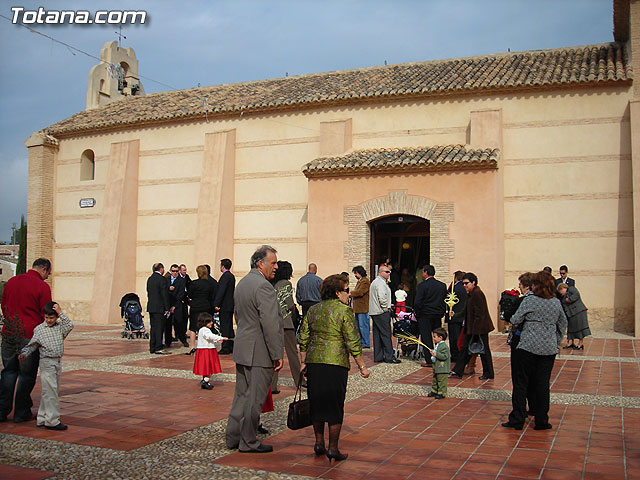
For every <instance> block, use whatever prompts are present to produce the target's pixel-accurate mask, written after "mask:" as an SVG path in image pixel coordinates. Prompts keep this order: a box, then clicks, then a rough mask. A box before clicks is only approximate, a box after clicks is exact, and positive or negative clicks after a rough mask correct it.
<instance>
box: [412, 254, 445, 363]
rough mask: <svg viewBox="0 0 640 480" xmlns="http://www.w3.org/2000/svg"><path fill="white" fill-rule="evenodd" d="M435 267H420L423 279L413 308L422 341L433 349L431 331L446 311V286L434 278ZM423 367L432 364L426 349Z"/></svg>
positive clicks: (437, 326)
mask: <svg viewBox="0 0 640 480" xmlns="http://www.w3.org/2000/svg"><path fill="white" fill-rule="evenodd" d="M435 274H436V269H435V267H434V266H433V265H425V266H424V267H423V268H422V278H423V281H422V282H421V283H420V284H419V285H418V288H417V289H416V299H415V302H414V308H415V312H416V318H417V320H418V328H419V329H420V338H421V340H422V343H424V344H425V345H427V346H428V347H429V349H430V350H433V338H432V337H431V332H432V331H433V329H434V328H440V327H441V326H442V317H444V314H445V311H446V307H447V306H446V304H445V303H444V299H445V297H446V296H447V286H446V285H445V284H444V283H442V282H441V281H439V280H436V279H435V278H434V275H435ZM424 360H425V362H424V363H423V364H422V366H423V367H430V366H432V363H431V356H430V354H429V352H428V351H424Z"/></svg>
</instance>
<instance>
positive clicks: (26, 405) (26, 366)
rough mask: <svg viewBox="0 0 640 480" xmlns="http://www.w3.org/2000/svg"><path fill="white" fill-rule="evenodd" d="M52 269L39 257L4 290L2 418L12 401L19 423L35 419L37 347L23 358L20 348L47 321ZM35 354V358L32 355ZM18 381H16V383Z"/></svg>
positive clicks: (14, 414)
mask: <svg viewBox="0 0 640 480" xmlns="http://www.w3.org/2000/svg"><path fill="white" fill-rule="evenodd" d="M50 273H51V262H50V261H49V260H47V259H46V258H39V259H37V260H36V261H35V262H33V268H32V269H31V270H29V271H28V272H27V273H24V274H22V275H18V276H17V277H13V278H12V279H10V280H9V281H8V282H7V284H6V285H5V287H4V291H3V292H2V299H1V300H0V304H1V305H2V314H3V315H4V318H5V320H4V326H3V327H2V346H1V347H0V351H1V354H2V364H3V366H4V368H3V370H2V374H0V422H4V421H6V420H7V415H9V413H10V412H11V409H12V404H13V392H14V390H15V394H16V395H15V409H14V411H13V421H14V422H16V423H22V422H28V421H29V420H32V419H33V418H34V417H33V414H32V413H31V407H32V406H33V402H32V400H31V391H32V390H33V386H34V385H35V383H36V376H37V374H38V363H39V360H40V356H39V354H38V351H35V352H34V353H33V354H32V355H29V356H28V357H27V358H26V359H25V360H23V361H22V362H20V361H19V360H18V355H19V354H20V350H22V348H23V347H24V346H25V345H27V343H29V340H31V337H32V336H33V329H34V328H35V327H36V326H37V325H39V324H41V323H42V322H43V321H44V314H43V309H44V306H45V305H46V304H47V303H49V302H50V301H51V288H50V287H49V285H48V284H47V283H46V282H45V280H46V279H47V278H48V277H49V274H50ZM31 357H33V358H31ZM16 383H17V385H16Z"/></svg>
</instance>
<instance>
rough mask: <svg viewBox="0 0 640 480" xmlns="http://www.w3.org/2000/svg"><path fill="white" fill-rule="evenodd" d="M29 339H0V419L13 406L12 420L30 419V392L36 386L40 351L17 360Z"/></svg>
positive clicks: (5, 415)
mask: <svg viewBox="0 0 640 480" xmlns="http://www.w3.org/2000/svg"><path fill="white" fill-rule="evenodd" d="M29 340H31V339H30V338H23V339H20V340H13V339H9V338H5V337H3V338H2V346H1V347H0V350H1V352H2V365H3V366H4V368H3V369H2V374H0V418H4V419H6V417H7V415H9V413H10V412H11V410H12V408H13V405H14V396H13V394H14V391H15V409H14V410H13V418H14V420H15V419H25V420H29V419H31V407H32V406H33V401H32V400H31V391H32V390H33V387H34V385H35V384H36V377H37V375H38V365H39V361H40V350H36V351H34V352H33V353H32V354H31V355H28V356H27V357H25V359H24V360H23V361H19V360H18V355H19V354H20V351H21V350H22V349H23V348H24V347H25V346H26V345H27V343H29Z"/></svg>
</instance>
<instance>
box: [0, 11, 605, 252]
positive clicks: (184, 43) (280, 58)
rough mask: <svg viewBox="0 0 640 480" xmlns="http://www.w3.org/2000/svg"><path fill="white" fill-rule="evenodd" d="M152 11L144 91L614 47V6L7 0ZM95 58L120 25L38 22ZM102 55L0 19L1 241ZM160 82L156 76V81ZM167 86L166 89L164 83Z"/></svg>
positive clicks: (80, 103)
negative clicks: (49, 130) (40, 152)
mask: <svg viewBox="0 0 640 480" xmlns="http://www.w3.org/2000/svg"><path fill="white" fill-rule="evenodd" d="M42 4H44V5H46V9H47V10H52V9H64V10H77V9H80V10H87V9H88V10H90V11H91V12H92V13H93V12H95V11H97V10H116V9H129V10H131V9H132V8H135V9H136V10H145V11H146V12H147V14H148V16H147V21H146V24H145V25H138V26H130V25H128V26H125V27H123V30H122V33H123V34H124V35H126V37H127V39H126V40H123V46H125V47H133V48H134V50H135V52H136V56H137V58H138V61H139V66H140V75H142V76H143V77H145V78H142V83H143V85H144V88H145V90H146V92H147V93H152V92H158V91H163V90H169V89H171V87H173V88H178V89H181V88H190V87H195V86H197V85H198V84H199V83H200V84H201V85H214V84H219V83H232V82H240V81H247V80H259V79H265V78H275V77H282V76H285V74H286V73H288V74H289V75H297V74H303V73H312V72H324V71H330V70H342V69H348V68H359V67H368V66H372V65H383V64H384V62H385V60H386V61H387V62H388V63H389V64H393V63H405V62H414V61H423V60H435V59H442V58H457V57H465V56H471V55H482V54H490V53H499V52H506V51H507V49H511V51H512V52H514V51H522V50H534V49H546V48H556V47H567V46H577V45H586V44H592V43H602V42H609V41H612V40H613V35H612V30H613V28H612V15H613V14H612V1H611V0H536V1H529V0H482V1H478V0H388V1H383V0H316V1H312V0H263V1H260V0H209V1H203V0H198V1H193V0H183V1H181V2H177V1H173V0H166V1H161V0H160V1H158V0H154V1H143V0H138V1H136V2H130V1H126V2H122V1H117V0H110V1H105V0H98V1H92V2H86V1H47V2H42V1H38V2H31V1H24V2H20V1H17V0H16V1H13V0H11V1H7V0H0V5H2V6H1V7H0V15H3V16H5V17H8V18H9V19H11V18H12V17H13V12H12V11H11V7H24V9H25V10H37V9H38V7H39V6H40V5H42ZM31 26H32V27H33V28H34V29H35V30H38V31H40V32H42V33H44V34H46V35H49V36H50V37H54V38H55V39H57V40H60V41H61V42H64V43H67V44H69V45H71V46H73V47H76V48H78V49H80V50H83V51H85V52H87V53H89V54H91V55H93V56H95V57H99V54H100V49H101V48H102V46H103V44H104V43H105V42H108V41H112V40H116V39H117V35H116V33H115V31H116V30H117V29H118V28H117V26H114V25H105V26H100V25H96V24H93V25H84V26H79V25H35V24H34V25H31ZM96 63H98V62H97V60H96V59H95V58H91V57H89V56H86V55H83V54H82V53H79V52H74V51H72V50H70V49H68V48H67V47H65V46H62V45H60V44H57V43H54V42H53V41H52V40H49V39H47V38H45V37H42V36H40V35H37V34H35V33H32V32H30V31H29V30H27V29H25V28H22V27H19V26H16V25H13V24H12V22H11V21H10V20H7V19H5V18H0V85H1V86H2V88H0V241H3V240H4V241H8V240H9V239H10V235H11V224H12V223H13V222H16V223H19V222H20V215H21V214H25V215H26V211H27V149H26V147H25V146H24V141H25V140H26V139H27V138H28V137H29V136H30V135H31V134H32V133H33V132H35V131H38V130H40V129H42V128H44V127H46V126H48V125H51V124H53V123H56V122H58V121H60V120H62V119H64V118H67V117H69V116H71V115H73V114H74V113H77V112H79V111H81V110H84V108H85V102H86V100H85V94H86V90H87V83H88V74H89V70H90V68H91V67H92V66H94V65H95V64H96ZM152 80H155V81H152ZM157 82H160V83H157Z"/></svg>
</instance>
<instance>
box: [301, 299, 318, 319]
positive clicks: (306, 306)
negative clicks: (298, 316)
mask: <svg viewBox="0 0 640 480" xmlns="http://www.w3.org/2000/svg"><path fill="white" fill-rule="evenodd" d="M316 303H318V302H306V301H305V302H300V306H301V307H302V318H304V317H306V316H307V312H308V311H309V309H310V308H311V307H313V306H314V305H315V304H316Z"/></svg>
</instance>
